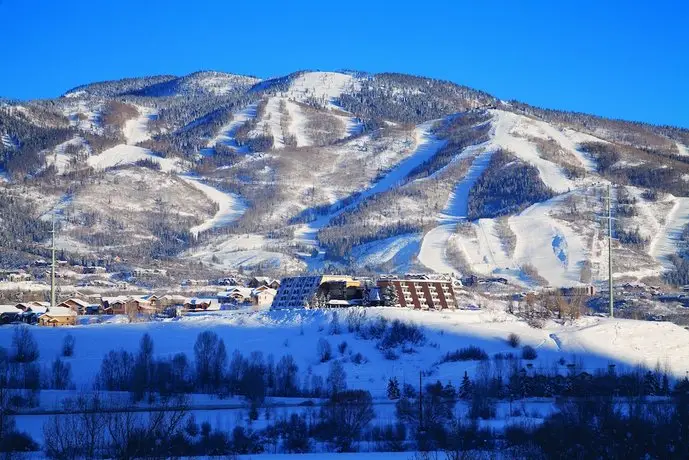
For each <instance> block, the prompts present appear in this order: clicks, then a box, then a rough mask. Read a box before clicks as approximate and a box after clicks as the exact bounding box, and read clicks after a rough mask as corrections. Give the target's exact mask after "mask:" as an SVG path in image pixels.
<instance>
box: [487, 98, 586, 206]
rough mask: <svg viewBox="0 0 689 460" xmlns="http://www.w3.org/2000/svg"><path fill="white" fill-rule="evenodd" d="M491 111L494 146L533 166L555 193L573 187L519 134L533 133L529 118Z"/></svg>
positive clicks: (559, 169)
mask: <svg viewBox="0 0 689 460" xmlns="http://www.w3.org/2000/svg"><path fill="white" fill-rule="evenodd" d="M491 113H492V114H493V116H494V118H493V120H494V121H493V125H494V131H493V136H492V140H491V143H492V145H493V146H494V147H502V148H505V149H507V150H509V151H511V152H512V153H514V154H515V155H516V156H517V157H519V158H521V159H522V160H524V161H526V162H528V163H530V164H532V165H533V166H535V167H536V168H537V169H538V172H539V174H540V177H541V180H542V181H543V183H544V184H545V185H547V186H548V187H550V188H551V189H552V190H554V191H555V192H556V193H564V192H566V191H568V190H571V189H574V188H575V184H574V182H573V181H571V180H570V179H568V178H567V176H566V175H565V173H564V171H563V170H562V168H561V167H560V166H558V165H556V164H555V163H553V162H551V161H548V160H545V159H543V158H541V156H540V155H539V154H538V150H537V149H536V147H535V146H534V145H533V144H532V143H531V142H529V141H528V140H527V139H526V138H524V137H520V136H519V134H522V135H524V134H533V133H534V130H533V128H532V126H533V125H532V124H531V120H530V119H529V118H527V117H525V116H522V115H517V114H514V113H511V112H504V111H502V110H491ZM590 166H591V165H589V167H590Z"/></svg>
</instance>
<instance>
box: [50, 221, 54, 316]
mask: <svg viewBox="0 0 689 460" xmlns="http://www.w3.org/2000/svg"><path fill="white" fill-rule="evenodd" d="M52 216H53V218H52V222H53V229H52V231H51V232H50V233H51V235H52V247H51V252H52V263H51V264H50V308H55V211H53V213H52Z"/></svg>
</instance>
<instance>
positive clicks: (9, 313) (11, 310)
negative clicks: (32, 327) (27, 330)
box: [0, 305, 22, 324]
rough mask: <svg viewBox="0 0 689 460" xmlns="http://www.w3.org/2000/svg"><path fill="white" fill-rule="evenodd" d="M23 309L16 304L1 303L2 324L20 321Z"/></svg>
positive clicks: (0, 317)
mask: <svg viewBox="0 0 689 460" xmlns="http://www.w3.org/2000/svg"><path fill="white" fill-rule="evenodd" d="M21 314H22V311H21V310H20V309H18V308H17V307H15V306H14V305H0V324H12V323H16V322H18V321H20V319H21V317H20V315H21Z"/></svg>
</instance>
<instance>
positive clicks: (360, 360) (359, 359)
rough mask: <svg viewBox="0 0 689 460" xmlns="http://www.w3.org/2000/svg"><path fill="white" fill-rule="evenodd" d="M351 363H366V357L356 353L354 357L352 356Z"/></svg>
mask: <svg viewBox="0 0 689 460" xmlns="http://www.w3.org/2000/svg"><path fill="white" fill-rule="evenodd" d="M352 362H353V363H354V364H364V363H367V362H368V360H367V359H366V357H365V356H364V355H362V354H361V353H358V352H357V353H355V354H354V355H352Z"/></svg>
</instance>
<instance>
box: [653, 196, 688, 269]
mask: <svg viewBox="0 0 689 460" xmlns="http://www.w3.org/2000/svg"><path fill="white" fill-rule="evenodd" d="M686 225H689V198H686V197H678V198H675V204H674V206H673V207H672V210H671V211H670V214H669V215H668V216H667V219H666V222H665V225H663V226H662V228H661V229H660V231H659V232H657V233H656V234H655V236H654V238H653V239H652V240H651V244H650V245H649V252H648V253H649V254H650V255H651V256H652V257H653V258H655V259H656V260H657V261H658V262H660V264H661V265H662V266H663V268H664V269H666V270H671V269H672V268H674V265H673V264H672V262H670V259H669V256H670V255H671V254H676V253H677V249H678V247H677V243H678V241H679V237H680V235H681V234H682V231H683V229H684V227H685V226H686Z"/></svg>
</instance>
